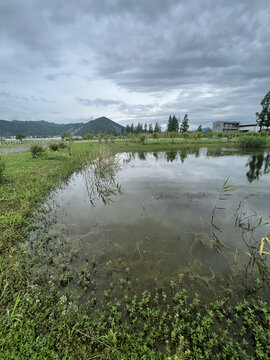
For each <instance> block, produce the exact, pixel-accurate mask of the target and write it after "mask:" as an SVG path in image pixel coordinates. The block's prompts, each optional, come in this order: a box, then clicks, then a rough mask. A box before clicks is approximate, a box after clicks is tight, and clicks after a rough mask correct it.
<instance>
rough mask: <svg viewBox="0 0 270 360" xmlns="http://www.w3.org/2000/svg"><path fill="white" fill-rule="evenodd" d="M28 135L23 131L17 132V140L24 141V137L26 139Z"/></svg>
mask: <svg viewBox="0 0 270 360" xmlns="http://www.w3.org/2000/svg"><path fill="white" fill-rule="evenodd" d="M25 137H26V136H25V135H24V134H21V133H17V134H16V140H20V141H22V139H24V138H25Z"/></svg>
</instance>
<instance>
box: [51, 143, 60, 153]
mask: <svg viewBox="0 0 270 360" xmlns="http://www.w3.org/2000/svg"><path fill="white" fill-rule="evenodd" d="M49 148H50V149H51V151H57V150H58V149H59V144H57V143H52V144H50V145H49Z"/></svg>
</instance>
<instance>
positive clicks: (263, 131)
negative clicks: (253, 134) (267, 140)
mask: <svg viewBox="0 0 270 360" xmlns="http://www.w3.org/2000/svg"><path fill="white" fill-rule="evenodd" d="M258 134H259V136H266V137H267V136H268V135H269V134H268V131H266V130H262V131H260V132H258Z"/></svg>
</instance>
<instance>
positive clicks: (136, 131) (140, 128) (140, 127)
mask: <svg viewBox="0 0 270 360" xmlns="http://www.w3.org/2000/svg"><path fill="white" fill-rule="evenodd" d="M142 132H143V124H141V123H140V122H139V123H138V125H137V126H136V128H135V133H137V134H141V133H142Z"/></svg>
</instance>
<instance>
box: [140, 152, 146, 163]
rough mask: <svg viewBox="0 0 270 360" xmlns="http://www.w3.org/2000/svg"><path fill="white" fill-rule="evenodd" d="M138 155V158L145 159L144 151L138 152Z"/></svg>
mask: <svg viewBox="0 0 270 360" xmlns="http://www.w3.org/2000/svg"><path fill="white" fill-rule="evenodd" d="M138 157H139V159H140V160H142V161H145V160H146V154H145V153H144V152H139V153H138Z"/></svg>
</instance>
